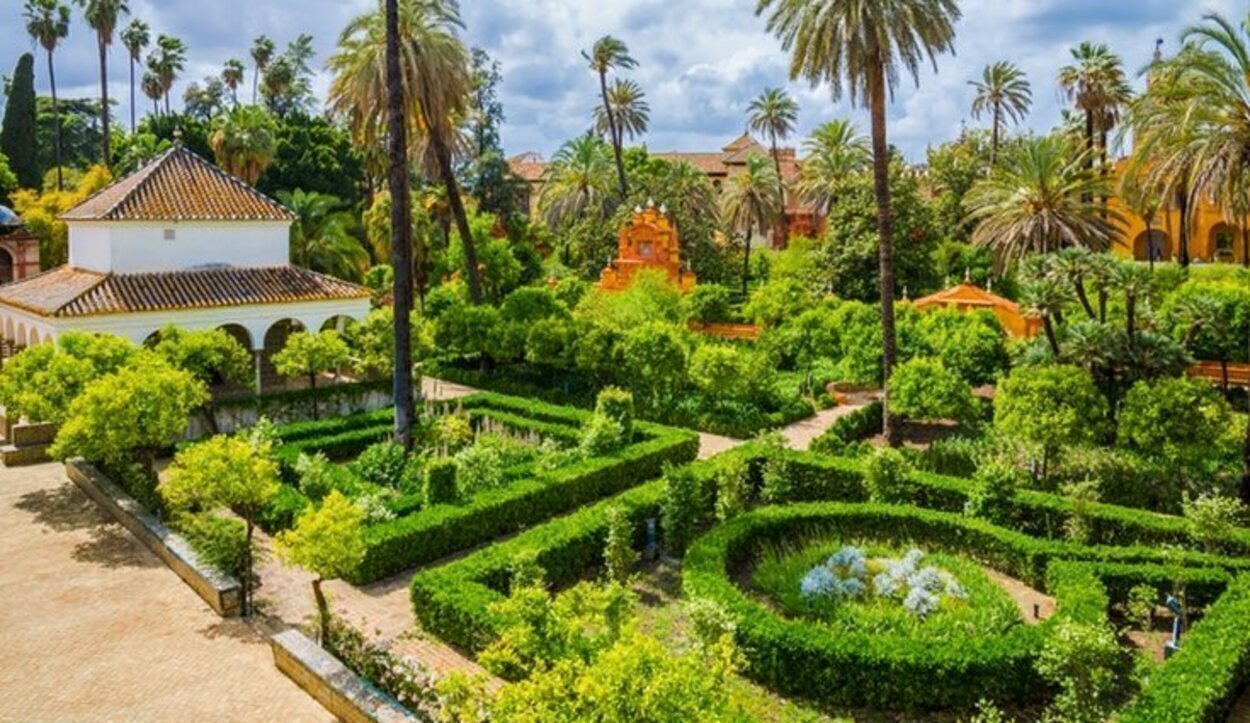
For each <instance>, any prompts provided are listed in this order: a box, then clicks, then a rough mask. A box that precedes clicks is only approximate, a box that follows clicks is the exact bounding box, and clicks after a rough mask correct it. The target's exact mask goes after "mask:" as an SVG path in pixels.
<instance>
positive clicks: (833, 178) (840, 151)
mask: <svg viewBox="0 0 1250 723" xmlns="http://www.w3.org/2000/svg"><path fill="white" fill-rule="evenodd" d="M803 152H804V157H803V167H802V168H801V169H800V171H799V188H798V190H799V194H800V195H802V196H803V198H804V199H806V200H807V202H808V203H810V204H812V205H813V206H814V207H815V208H816V210H817V211H819V212H820V213H822V214H828V213H829V209H830V208H831V207H832V206H833V201H834V193H835V189H836V188H837V185H838V183H840V182H841V181H842V180H843V179H845V178H846V177H847V176H849V175H851V174H853V173H859V172H860V171H863V170H865V169H867V168H868V165H869V164H870V163H871V162H872V149H871V147H870V146H869V141H868V138H866V137H865V136H863V135H861V134H860V132H859V129H857V128H856V127H855V124H854V123H851V122H850V121H849V120H831V121H829V122H827V123H822V124H821V125H819V126H817V127H816V129H815V130H813V131H812V134H811V135H810V136H808V137H807V140H805V141H803Z"/></svg>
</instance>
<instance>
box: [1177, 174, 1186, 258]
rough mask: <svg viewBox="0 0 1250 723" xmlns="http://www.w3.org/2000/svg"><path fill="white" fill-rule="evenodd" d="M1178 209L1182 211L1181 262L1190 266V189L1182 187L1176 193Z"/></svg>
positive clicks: (1180, 234)
mask: <svg viewBox="0 0 1250 723" xmlns="http://www.w3.org/2000/svg"><path fill="white" fill-rule="evenodd" d="M1176 206H1177V211H1178V212H1179V213H1180V224H1181V225H1180V233H1179V236H1180V254H1179V256H1180V262H1181V266H1182V267H1186V268H1188V267H1189V190H1188V189H1187V188H1184V187H1182V188H1181V189H1180V190H1179V191H1178V192H1177V195H1176Z"/></svg>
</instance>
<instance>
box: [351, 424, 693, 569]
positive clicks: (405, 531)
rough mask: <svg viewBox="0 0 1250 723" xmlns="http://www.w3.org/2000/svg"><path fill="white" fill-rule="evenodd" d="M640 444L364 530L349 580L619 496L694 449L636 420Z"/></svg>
mask: <svg viewBox="0 0 1250 723" xmlns="http://www.w3.org/2000/svg"><path fill="white" fill-rule="evenodd" d="M635 426H636V427H637V428H638V429H639V430H640V432H641V433H642V434H643V435H644V436H650V437H651V438H650V439H647V440H646V441H643V442H637V443H635V444H632V445H629V446H627V447H625V448H623V449H621V450H619V451H617V452H615V453H613V454H611V455H608V456H605V457H596V458H593V459H588V460H584V461H581V462H577V463H575V464H572V465H569V466H567V467H562V468H560V469H557V470H555V471H552V472H547V473H540V474H537V475H535V476H534V477H533V478H531V479H525V480H519V481H517V482H513V483H512V484H510V485H508V486H506V487H503V488H500V489H495V490H489V491H486V492H482V493H480V494H478V495H475V496H474V497H473V498H472V499H470V500H468V501H466V502H465V503H464V504H460V505H435V506H433V507H428V508H426V509H424V510H421V511H420V512H419V513H416V514H413V515H408V516H407V517H402V518H399V519H396V520H393V521H391V522H386V523H383V524H380V525H375V526H373V527H371V528H369V530H368V532H367V533H366V542H367V547H368V550H367V552H366V554H365V558H364V561H363V562H362V563H361V564H360V566H359V567H358V568H357V569H356V571H355V573H354V574H352V575H350V576H349V577H348V579H349V580H351V581H352V582H355V583H363V582H371V581H373V580H378V579H380V578H383V577H386V576H387V575H393V574H395V573H398V572H402V571H404V570H407V569H410V568H412V567H416V566H417V565H422V564H425V563H428V562H433V561H434V560H437V559H439V558H441V557H445V556H447V555H450V554H452V553H454V552H459V551H460V550H464V549H466V548H469V547H472V546H473V545H477V544H480V543H482V542H486V541H488V540H491V539H494V538H496V537H499V536H501V535H506V534H510V533H513V532H516V531H517V530H520V529H523V528H524V527H527V526H529V525H532V524H535V523H537V522H541V521H543V520H547V519H550V518H551V517H554V516H556V515H559V514H563V513H565V512H568V511H569V510H573V509H576V508H578V507H580V506H582V505H585V504H588V503H591V502H595V501H597V500H600V499H602V498H604V497H607V496H610V495H614V494H617V493H619V492H622V491H624V490H627V489H629V488H631V487H635V486H637V485H638V484H639V482H641V481H644V480H648V479H652V478H654V477H657V476H659V475H660V473H661V472H662V470H663V469H664V466H665V465H668V464H684V463H686V462H689V461H691V460H693V459H694V458H695V456H696V455H697V454H698V451H699V439H698V436H697V435H695V434H694V433H692V432H685V431H682V430H676V429H669V428H666V427H658V426H656V425H651V424H646V423H638V424H636V425H635Z"/></svg>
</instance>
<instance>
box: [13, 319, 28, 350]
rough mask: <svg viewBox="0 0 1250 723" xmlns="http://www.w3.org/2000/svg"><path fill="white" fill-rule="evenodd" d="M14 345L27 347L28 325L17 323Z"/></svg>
mask: <svg viewBox="0 0 1250 723" xmlns="http://www.w3.org/2000/svg"><path fill="white" fill-rule="evenodd" d="M13 344H14V345H15V346H19V347H22V346H26V325H25V324H23V323H22V322H20V321H19V322H18V323H17V330H16V332H15V333H14V334H13Z"/></svg>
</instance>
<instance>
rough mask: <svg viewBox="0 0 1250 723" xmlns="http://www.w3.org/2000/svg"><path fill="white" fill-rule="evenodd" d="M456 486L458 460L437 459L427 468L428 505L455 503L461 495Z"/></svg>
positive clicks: (425, 491)
mask: <svg viewBox="0 0 1250 723" xmlns="http://www.w3.org/2000/svg"><path fill="white" fill-rule="evenodd" d="M457 490H458V488H457V486H456V461H455V460H453V459H446V458H443V459H436V460H434V461H433V462H430V464H429V465H428V466H426V468H425V488H424V489H423V494H424V496H425V504H426V506H429V507H432V506H434V505H448V504H454V503H455V502H456V501H457V500H458V499H459V495H458V492H457Z"/></svg>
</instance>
